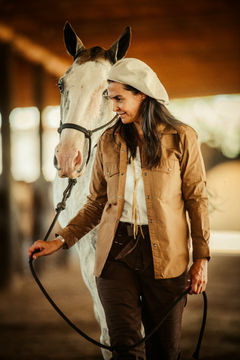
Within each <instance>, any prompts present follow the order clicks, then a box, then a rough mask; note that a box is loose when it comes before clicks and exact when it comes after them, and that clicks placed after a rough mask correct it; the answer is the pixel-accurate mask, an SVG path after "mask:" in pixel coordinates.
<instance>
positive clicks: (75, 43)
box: [63, 22, 85, 57]
mask: <svg viewBox="0 0 240 360" xmlns="http://www.w3.org/2000/svg"><path fill="white" fill-rule="evenodd" d="M63 33H64V42H65V46H66V49H67V52H68V53H69V54H70V55H72V56H73V57H75V56H76V55H77V54H78V53H79V52H80V51H81V50H83V49H85V46H84V45H83V43H82V41H81V40H80V39H79V37H78V36H77V35H76V33H75V31H74V30H73V28H72V27H71V25H70V24H69V22H66V24H65V26H64V30H63Z"/></svg>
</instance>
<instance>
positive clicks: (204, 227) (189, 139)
mask: <svg viewBox="0 0 240 360" xmlns="http://www.w3.org/2000/svg"><path fill="white" fill-rule="evenodd" d="M112 131H113V130H112V129H109V130H107V131H106V132H105V133H104V134H103V135H102V137H101V138H100V140H99V143H98V148H97V152H96V157H95V162H94V165H93V170H92V176H91V183H90V194H89V196H88V198H87V202H86V204H85V205H84V206H83V207H82V209H81V210H80V211H79V212H78V214H77V215H76V216H75V217H74V218H73V219H72V220H71V221H70V222H69V224H68V225H67V227H66V228H64V229H62V230H61V231H59V232H58V234H59V235H61V236H62V237H63V238H64V239H65V240H66V243H67V246H68V247H71V246H73V245H74V244H75V243H76V242H77V241H78V240H79V239H81V238H82V237H83V236H84V235H86V234H87V233H88V232H89V231H90V230H91V229H93V228H94V227H95V226H96V225H98V224H99V223H100V226H99V231H98V238H97V247H96V259H95V270H94V275H95V276H100V275H101V272H102V269H103V267H104V264H105V262H106V259H107V256H108V253H109V251H110V248H111V246H112V242H113V239H114V235H115V233H116V230H117V227H118V224H119V219H120V218H121V214H122V210H123V204H124V189H125V181H126V172H127V161H128V159H127V157H128V151H127V146H126V143H125V142H124V141H123V140H122V139H121V137H120V134H119V133H116V134H115V139H116V143H115V142H113V140H112ZM159 134H160V136H161V141H162V158H161V164H160V166H158V167H157V168H155V169H152V170H149V169H148V168H147V167H146V158H145V152H144V151H142V156H141V160H142V171H143V181H144V189H145V198H146V204H147V215H148V224H149V232H150V239H151V245H152V254H153V261H154V269H155V278H157V279H162V278H172V277H177V276H179V275H181V274H182V273H183V272H184V270H185V269H186V267H187V265H188V262H189V245H190V236H189V226H188V224H189V223H190V230H191V231H190V233H191V238H192V247H193V261H195V260H196V259H200V258H204V257H210V253H209V246H208V241H209V235H210V229H209V215H208V197H207V194H206V189H205V183H206V176H205V170H204V165H203V160H202V156H201V152H200V148H199V144H198V141H197V135H196V133H195V131H194V130H193V129H192V128H190V127H189V126H187V125H182V126H179V128H178V131H176V130H175V129H174V128H173V127H171V126H169V125H165V124H161V125H160V126H159ZM187 212H188V215H189V219H190V221H189V222H188V220H187ZM129 222H131V219H130V221H129Z"/></svg>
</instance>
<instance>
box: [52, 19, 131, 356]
mask: <svg viewBox="0 0 240 360" xmlns="http://www.w3.org/2000/svg"><path fill="white" fill-rule="evenodd" d="M130 39H131V30H130V28H129V27H127V28H126V29H125V30H124V32H123V33H122V35H121V36H120V37H119V38H118V40H116V41H115V42H114V43H113V45H112V46H111V47H110V48H109V50H105V49H103V48H101V47H98V46H97V47H93V48H91V49H86V48H85V46H84V45H83V43H82V41H81V40H80V39H79V38H78V36H77V35H76V33H75V32H74V30H73V29H72V27H71V26H70V24H69V23H66V25H65V28H64V40H65V45H66V49H67V51H68V53H69V54H70V55H72V56H73V64H72V66H71V67H70V68H69V69H68V70H67V72H66V73H65V75H64V76H63V77H62V78H61V79H60V80H59V83H58V85H59V88H60V91H61V107H60V111H61V124H60V129H61V138H60V142H59V144H58V145H57V147H56V149H55V157H54V162H55V167H56V168H57V170H58V176H56V178H55V181H54V185H53V197H54V203H55V204H57V203H58V202H59V201H60V199H61V198H62V193H63V191H64V189H65V188H66V186H67V182H68V179H67V178H71V179H73V178H77V177H78V181H77V184H76V185H75V187H74V188H73V191H72V194H71V197H70V198H69V199H68V201H67V206H66V209H65V211H63V212H62V213H61V215H60V217H59V222H60V225H61V226H62V227H65V226H66V225H67V223H68V221H69V220H70V219H71V218H72V217H73V216H75V214H76V213H77V211H78V210H79V209H80V208H81V207H82V205H83V204H84V203H85V201H86V197H87V195H88V189H89V181H90V175H91V169H92V165H93V160H94V152H95V145H96V144H97V142H98V139H99V137H100V135H101V134H102V133H103V131H104V130H105V129H106V128H103V129H99V130H97V131H96V132H93V134H92V137H91V142H90V141H89V139H86V137H85V134H84V133H83V132H82V130H80V131H78V130H79V128H77V129H74V128H69V127H68V125H69V123H70V124H76V125H80V127H84V128H85V129H87V130H93V129H97V128H99V127H101V126H102V125H105V124H107V123H108V122H109V121H110V120H111V119H112V118H113V117H114V115H115V114H114V113H113V111H112V103H111V101H110V100H109V99H108V98H106V97H104V96H103V95H104V90H105V89H106V87H107V74H108V72H109V70H110V68H111V66H112V65H113V64H114V63H115V62H116V61H117V60H120V59H121V58H123V57H124V56H125V54H126V52H127V50H128V48H129V44H130ZM64 124H68V125H65V126H66V127H64ZM89 144H91V148H90V149H89ZM89 151H90V152H89ZM88 154H89V155H90V158H89V161H88V164H87V166H86V158H87V157H88ZM63 178H65V179H63ZM97 231H98V228H95V229H93V230H92V231H91V232H90V233H89V234H88V235H86V236H85V237H84V238H83V239H81V240H80V241H79V242H78V243H77V245H76V246H77V249H78V253H79V257H80V264H81V271H82V276H83V279H84V281H85V283H86V286H87V287H88V289H89V290H90V293H91V295H92V298H93V301H94V311H95V315H96V318H97V320H98V322H99V324H100V327H101V337H100V341H101V342H102V343H104V344H106V345H109V336H108V328H107V325H106V320H105V315H104V311H103V308H102V305H101V303H100V300H99V297H98V293H97V288H96V283H95V278H94V276H93V268H94V261H95V249H96V238H97ZM102 353H103V357H104V359H106V360H108V359H110V358H111V354H110V352H109V351H108V350H102Z"/></svg>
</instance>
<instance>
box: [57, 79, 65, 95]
mask: <svg viewBox="0 0 240 360" xmlns="http://www.w3.org/2000/svg"><path fill="white" fill-rule="evenodd" d="M58 87H59V90H60V92H61V93H62V92H63V90H64V86H63V80H62V79H60V80H59V82H58Z"/></svg>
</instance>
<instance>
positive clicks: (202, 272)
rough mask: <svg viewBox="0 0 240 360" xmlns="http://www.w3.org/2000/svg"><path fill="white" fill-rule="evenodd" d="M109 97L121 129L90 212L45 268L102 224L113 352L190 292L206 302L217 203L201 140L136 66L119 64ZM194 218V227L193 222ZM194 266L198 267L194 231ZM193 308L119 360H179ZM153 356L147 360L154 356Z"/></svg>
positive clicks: (101, 272) (94, 181) (48, 245)
mask: <svg viewBox="0 0 240 360" xmlns="http://www.w3.org/2000/svg"><path fill="white" fill-rule="evenodd" d="M108 79H109V80H108V89H107V93H108V96H109V98H110V99H111V100H112V102H113V111H115V112H117V113H118V115H119V120H118V122H117V123H116V124H115V125H114V127H112V128H111V129H108V130H107V131H106V132H105V133H104V134H103V135H102V137H101V138H100V140H99V143H98V149H97V153H96V158H95V162H94V166H93V170H92V177H91V183H90V194H89V196H88V198H87V202H86V204H85V205H84V206H83V207H82V209H81V210H80V211H79V212H78V214H77V215H76V217H75V218H73V219H72V220H71V221H70V222H69V224H68V226H67V227H66V228H64V229H62V230H61V231H60V232H59V234H58V237H57V238H56V239H55V240H53V241H50V242H43V241H42V240H39V241H37V242H36V243H35V244H34V245H33V246H31V247H30V249H29V256H30V255H31V254H32V252H33V251H35V250H36V249H39V250H40V252H38V253H36V254H35V255H34V258H37V257H39V256H42V255H48V254H51V253H53V252H55V251H56V250H58V249H59V248H61V247H66V248H69V247H71V246H73V245H74V244H75V243H76V242H77V241H78V240H79V239H81V238H82V237H83V236H84V235H85V234H86V233H88V232H89V231H90V230H91V229H92V228H94V227H95V226H96V225H98V224H99V223H100V226H99V232H98V240H97V248H96V262H95V271H94V275H95V276H96V283H97V288H98V292H99V296H100V299H101V302H102V304H103V307H104V310H105V314H106V319H107V323H108V328H109V335H110V341H111V345H112V346H118V347H121V346H126V345H132V344H134V343H135V342H137V341H139V340H140V339H141V321H143V324H144V327H145V331H146V332H148V330H150V329H151V328H152V327H153V326H154V325H155V324H156V323H158V322H159V320H160V319H161V318H162V316H163V314H164V313H165V312H166V310H167V309H168V308H169V306H170V305H171V304H172V303H173V301H174V300H175V299H176V298H177V297H178V296H179V295H180V294H181V293H182V292H183V291H184V290H185V288H189V287H191V290H190V294H200V293H202V291H204V290H205V286H206V282H207V263H208V260H209V258H210V254H209V247H208V240H209V218H208V198H207V194H206V190H205V170H204V166H203V161H202V157H201V153H200V150H199V145H198V142H197V136H196V134H195V132H194V130H193V129H192V128H190V127H189V126H187V125H185V124H183V123H181V122H180V121H178V120H176V119H175V118H174V117H173V116H172V115H171V114H170V113H169V111H168V110H167V109H166V107H165V104H167V103H168V95H167V92H166V90H165V88H164V87H163V85H162V84H161V82H160V81H159V79H158V77H157V75H156V74H155V73H154V72H153V70H152V69H151V68H150V67H149V66H148V65H146V64H145V63H143V62H142V61H140V60H137V59H130V58H129V59H128V58H126V59H123V60H120V61H119V62H117V63H116V64H115V65H114V66H113V67H112V69H111V70H110V73H109V76H108ZM187 213H188V216H189V219H190V222H188V220H187ZM189 223H190V228H191V238H192V247H193V264H192V266H191V267H190V269H189V271H187V267H188V262H189V237H190V236H189V225H188V224H189ZM185 303H186V299H183V300H182V302H180V303H179V304H178V305H177V306H176V307H175V308H174V310H173V312H172V313H171V314H170V315H169V317H168V318H167V319H166V321H165V322H164V323H163V325H162V326H161V327H160V329H159V330H158V331H157V333H156V334H155V335H154V336H152V337H151V338H150V340H149V341H148V342H147V344H146V347H145V345H142V346H138V347H137V348H135V349H132V350H131V351H129V352H124V353H120V354H117V353H113V359H138V360H142V359H145V358H146V356H147V358H148V359H151V360H154V359H166V360H177V359H180V333H181V319H182V313H183V308H184V306H185ZM146 354H147V355H146Z"/></svg>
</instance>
